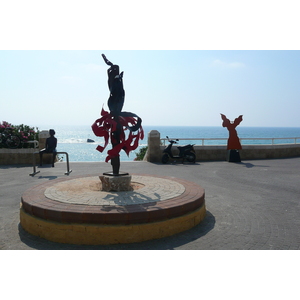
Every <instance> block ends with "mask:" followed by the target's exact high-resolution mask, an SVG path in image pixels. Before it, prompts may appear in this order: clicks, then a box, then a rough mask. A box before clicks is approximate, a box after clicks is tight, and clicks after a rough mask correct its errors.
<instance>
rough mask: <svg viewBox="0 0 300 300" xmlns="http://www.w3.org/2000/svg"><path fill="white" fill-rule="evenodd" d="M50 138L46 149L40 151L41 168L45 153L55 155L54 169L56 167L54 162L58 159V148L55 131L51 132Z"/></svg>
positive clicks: (51, 130) (47, 140)
mask: <svg viewBox="0 0 300 300" xmlns="http://www.w3.org/2000/svg"><path fill="white" fill-rule="evenodd" d="M49 134H50V137H48V138H47V139H46V148H44V149H42V150H40V166H42V163H43V154H44V153H53V159H52V167H54V161H55V157H56V146H57V138H56V137H54V135H55V131H54V130H53V129H50V130H49Z"/></svg>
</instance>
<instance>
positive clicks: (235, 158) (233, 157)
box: [227, 150, 241, 162]
mask: <svg viewBox="0 0 300 300" xmlns="http://www.w3.org/2000/svg"><path fill="white" fill-rule="evenodd" d="M227 161H228V162H241V158H240V153H239V151H238V150H228V151H227Z"/></svg>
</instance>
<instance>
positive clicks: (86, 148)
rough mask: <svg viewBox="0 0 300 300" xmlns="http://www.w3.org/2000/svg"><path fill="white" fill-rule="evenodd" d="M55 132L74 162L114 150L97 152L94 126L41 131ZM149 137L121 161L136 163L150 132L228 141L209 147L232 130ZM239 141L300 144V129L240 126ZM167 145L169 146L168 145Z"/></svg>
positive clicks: (175, 134)
mask: <svg viewBox="0 0 300 300" xmlns="http://www.w3.org/2000/svg"><path fill="white" fill-rule="evenodd" d="M50 128H53V129H55V131H56V135H55V136H56V138H57V140H58V145H57V151H64V152H68V153H69V159H70V161H73V162H75V161H77V162H80V161H82V162H88V161H90V162H91V161H105V158H106V156H107V151H108V150H110V149H111V144H108V145H107V147H106V148H105V150H104V151H103V152H102V153H100V152H99V151H97V150H96V147H97V146H98V145H101V146H103V145H104V139H103V138H100V137H96V136H95V135H94V133H93V131H92V129H91V126H89V125H88V126H69V125H67V126H53V125H52V126H50V127H49V128H47V127H45V126H43V127H42V128H41V127H40V128H39V130H48V129H50ZM143 129H144V133H145V137H144V139H143V140H141V141H140V143H139V147H138V148H137V149H136V150H134V151H132V152H131V153H130V154H129V156H127V154H126V153H125V152H124V151H121V152H120V159H121V161H133V160H134V159H135V157H136V153H137V152H138V151H139V149H140V148H141V147H144V146H147V139H148V133H149V132H150V131H151V130H157V131H159V132H160V137H161V138H166V136H168V137H169V138H179V139H184V138H195V139H207V138H209V139H210V138H224V139H226V140H206V141H205V145H226V144H227V138H228V131H227V129H226V128H223V127H222V126H216V127H209V126H207V127H206V126H201V127H200V126H143ZM237 132H238V136H239V138H241V139H243V138H251V139H255V138H259V139H261V138H290V139H284V140H275V143H294V141H295V140H294V138H295V137H298V138H299V139H298V140H297V142H298V143H299V142H300V128H299V127H243V126H239V127H237ZM87 139H92V140H94V141H95V142H92V143H88V142H87ZM190 143H191V144H196V145H201V144H202V141H199V140H187V141H185V140H180V141H179V145H184V144H190ZM271 143H272V141H270V140H242V145H245V144H271ZM166 144H167V143H166Z"/></svg>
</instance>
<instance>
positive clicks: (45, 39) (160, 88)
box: [0, 0, 300, 127]
mask: <svg viewBox="0 0 300 300" xmlns="http://www.w3.org/2000/svg"><path fill="white" fill-rule="evenodd" d="M82 3H83V2H82ZM82 3H81V2H80V1H77V2H74V1H63V0H61V1H56V0H53V2H51V5H48V4H45V3H43V2H41V1H34V0H28V1H26V2H24V1H5V2H3V3H2V4H1V7H0V8H1V10H0V28H2V30H1V36H0V37H1V39H0V49H1V50H0V121H8V122H11V123H13V124H21V123H25V124H28V125H31V126H38V127H41V126H42V125H43V124H47V125H49V124H53V126H55V125H58V124H59V125H61V124H71V125H74V124H78V125H89V124H92V123H93V122H94V121H95V119H97V118H98V117H99V115H100V111H101V108H102V106H103V105H104V108H105V109H108V108H107V99H108V96H109V91H108V86H107V73H106V71H107V68H108V66H107V65H106V64H105V63H104V61H103V59H102V57H101V53H105V54H106V56H107V57H108V59H109V60H111V61H112V62H113V63H115V64H118V65H119V66H120V69H121V70H122V71H124V77H123V79H124V89H125V93H126V96H125V105H124V108H123V110H124V111H129V112H133V113H136V114H137V115H139V116H140V117H141V118H142V119H143V124H144V125H181V126H183V125H187V126H190V125H193V126H221V118H220V113H223V114H225V115H226V116H227V117H228V118H229V119H231V120H233V119H234V118H236V117H238V116H239V115H241V114H242V115H244V120H243V123H242V124H241V126H271V127H273V126H289V127H300V121H299V111H300V101H299V100H300V99H299V98H300V72H299V70H300V51H299V50H298V49H299V42H298V32H297V28H299V26H298V25H299V17H298V9H296V7H295V6H294V5H295V4H294V2H293V1H290V0H287V1H286V2H285V5H284V6H283V5H281V3H280V2H278V3H277V2H270V1H262V0H260V1H257V0H253V1H251V5H247V3H244V2H243V3H244V4H241V1H234V0H228V1H225V2H224V1H218V0H214V1H206V2H203V3H202V2H201V4H199V2H197V1H192V0H187V1H185V2H184V5H183V4H182V2H178V1H172V5H170V2H169V1H156V0H154V1H151V2H143V3H144V4H143V5H142V4H138V3H141V2H136V1H131V0H129V1H114V2H107V3H105V4H101V5H99V3H98V2H97V1H91V0H86V1H85V2H84V5H83V4H82ZM270 3H272V5H270ZM58 8H59V9H58ZM108 49H115V50H113V51H111V50H108ZM119 49H120V50H119ZM132 49H136V50H132ZM152 49H153V50H152ZM157 49H158V50H157ZM173 49H176V50H173ZM211 49H216V50H211ZM235 49H238V50H235ZM277 49H279V50H277ZM289 49H293V51H289Z"/></svg>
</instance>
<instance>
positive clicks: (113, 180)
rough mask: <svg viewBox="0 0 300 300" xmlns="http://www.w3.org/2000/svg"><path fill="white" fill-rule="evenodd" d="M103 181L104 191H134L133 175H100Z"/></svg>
mask: <svg viewBox="0 0 300 300" xmlns="http://www.w3.org/2000/svg"><path fill="white" fill-rule="evenodd" d="M99 178H100V180H101V182H102V191H105V192H123V191H132V187H131V185H130V183H131V175H128V174H127V175H119V176H111V175H105V174H103V175H102V176H99Z"/></svg>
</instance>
